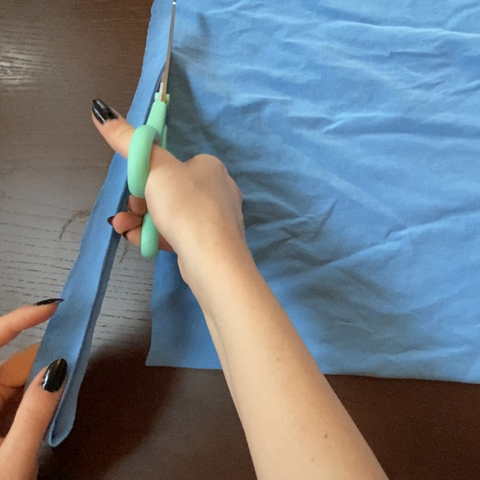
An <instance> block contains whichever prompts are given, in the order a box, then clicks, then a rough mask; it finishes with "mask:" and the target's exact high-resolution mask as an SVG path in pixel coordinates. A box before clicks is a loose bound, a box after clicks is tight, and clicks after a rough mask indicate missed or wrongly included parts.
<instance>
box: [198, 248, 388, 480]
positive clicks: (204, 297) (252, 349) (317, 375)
mask: <svg viewBox="0 0 480 480" xmlns="http://www.w3.org/2000/svg"><path fill="white" fill-rule="evenodd" d="M215 253H216V256H215V261H214V262H212V263H210V265H209V268H208V270H207V269H205V270H204V272H205V273H204V274H203V275H204V276H203V277H202V274H199V275H197V277H196V278H195V279H194V280H193V282H192V285H191V286H192V290H193V291H194V293H195V295H196V296H197V298H198V300H199V302H200V305H201V307H202V309H203V311H204V313H205V316H206V319H207V323H208V327H209V329H210V332H211V334H212V338H213V340H214V342H215V345H216V348H217V351H218V354H219V357H220V360H221V362H222V366H223V369H224V372H225V376H226V379H227V382H228V384H229V387H230V390H231V392H232V397H233V400H234V402H235V404H236V407H237V410H238V413H239V416H240V419H241V421H242V424H243V426H244V429H245V433H246V436H247V440H248V442H249V445H250V449H251V452H252V457H253V460H254V463H255V467H256V470H257V474H258V477H259V478H260V479H262V480H266V479H272V480H281V479H289V480H291V479H294V478H295V479H300V478H301V479H306V480H308V479H313V478H315V479H319V478H329V479H350V478H352V479H353V478H355V479H358V478H362V479H384V478H386V477H385V475H384V473H383V472H382V470H381V468H380V466H379V465H378V462H377V461H376V459H375V457H374V456H373V454H372V453H371V451H370V449H369V447H368V446H367V444H366V443H365V441H364V439H363V438H362V436H361V434H360V433H359V431H358V430H357V428H356V426H355V425H354V423H353V421H352V420H351V419H350V417H349V415H348V414H347V412H346V411H345V409H344V408H343V406H342V405H341V403H340V401H339V400H338V398H337V397H336V395H335V394H334V393H333V391H332V390H331V388H330V386H329V384H328V383H327V381H326V380H325V378H324V376H323V375H322V374H321V372H320V371H319V369H318V367H317V365H316V363H315V361H314V360H313V358H312V357H311V355H310V354H309V352H308V350H307V349H306V347H305V345H304V343H303V342H302V340H301V339H300V337H299V335H298V333H297V332H296V330H295V328H294V327H293V325H292V323H291V321H290V319H289V318H288V316H287V315H286V313H285V311H284V310H283V309H282V307H281V306H280V304H279V303H278V301H277V299H276V298H275V296H274V295H273V294H272V292H271V291H270V289H269V287H268V285H267V284H266V283H265V281H264V280H263V278H262V277H261V275H260V273H259V272H258V270H257V268H256V266H255V264H254V262H253V260H252V258H251V256H250V254H249V252H248V250H247V249H246V248H242V247H241V246H240V247H238V246H237V247H231V248H229V249H226V250H224V251H221V252H218V251H216V252H215ZM207 280H208V281H207Z"/></svg>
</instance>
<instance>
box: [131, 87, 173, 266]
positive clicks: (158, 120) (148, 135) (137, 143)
mask: <svg viewBox="0 0 480 480" xmlns="http://www.w3.org/2000/svg"><path fill="white" fill-rule="evenodd" d="M168 100H169V98H168V96H167V102H166V103H165V102H162V101H161V100H160V96H159V94H158V93H156V94H155V101H154V102H153V105H152V108H151V109H150V114H149V115H148V120H147V123H146V124H145V125H142V126H140V127H138V128H137V129H135V132H134V133H133V137H132V141H131V143H130V149H129V151H128V164H127V182H128V189H129V190H130V193H131V194H132V195H135V196H136V197H140V198H145V187H146V185H147V179H148V175H149V173H150V157H151V155H152V147H153V145H154V143H155V142H158V143H161V145H162V147H163V148H167V126H166V124H165V122H166V118H167V105H168ZM158 242H159V234H158V230H157V229H156V227H155V225H154V223H153V221H152V217H151V216H150V214H149V213H146V214H145V217H144V219H143V225H142V237H141V241H140V252H141V254H142V255H143V256H144V257H155V256H156V255H157V253H158Z"/></svg>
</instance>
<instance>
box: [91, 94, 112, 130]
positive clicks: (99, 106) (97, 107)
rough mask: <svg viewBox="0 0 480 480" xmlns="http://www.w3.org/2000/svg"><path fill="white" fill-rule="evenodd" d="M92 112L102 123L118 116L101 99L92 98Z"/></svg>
mask: <svg viewBox="0 0 480 480" xmlns="http://www.w3.org/2000/svg"><path fill="white" fill-rule="evenodd" d="M92 112H93V115H94V116H95V118H96V119H97V120H98V121H99V122H100V123H101V124H102V125H103V124H104V123H105V122H108V121H109V120H115V119H117V118H118V115H117V114H116V113H115V112H114V111H113V110H112V109H111V108H110V107H109V106H108V105H107V104H106V103H105V102H102V101H101V100H94V101H93V102H92Z"/></svg>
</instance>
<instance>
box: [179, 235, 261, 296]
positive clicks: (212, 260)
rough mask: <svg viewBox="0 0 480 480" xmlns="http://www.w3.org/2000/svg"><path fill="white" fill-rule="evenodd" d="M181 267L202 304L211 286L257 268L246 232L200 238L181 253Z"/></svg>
mask: <svg viewBox="0 0 480 480" xmlns="http://www.w3.org/2000/svg"><path fill="white" fill-rule="evenodd" d="M178 264H179V268H180V273H181V275H182V278H183V280H184V281H185V282H186V283H187V284H188V286H189V287H190V289H191V290H192V292H193V294H194V295H195V297H196V298H197V300H199V301H201V299H202V297H203V293H204V292H206V291H207V290H208V288H207V287H208V286H209V285H215V282H217V281H226V280H228V276H229V275H230V274H235V272H236V271H238V269H242V268H245V267H252V266H253V267H254V268H256V266H255V262H254V260H253V257H252V254H251V253H250V250H249V248H248V245H247V243H246V240H245V237H244V236H243V232H239V233H233V232H231V233H228V232H225V231H223V232H222V233H221V234H219V235H212V236H205V237H202V236H198V237H196V239H195V241H193V242H192V244H191V245H190V246H189V247H188V248H187V247H186V248H184V249H182V250H181V251H180V252H178Z"/></svg>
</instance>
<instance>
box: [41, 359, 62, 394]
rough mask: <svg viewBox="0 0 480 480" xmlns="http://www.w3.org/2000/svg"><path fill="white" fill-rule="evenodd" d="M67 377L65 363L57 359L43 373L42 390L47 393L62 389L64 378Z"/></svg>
mask: <svg viewBox="0 0 480 480" xmlns="http://www.w3.org/2000/svg"><path fill="white" fill-rule="evenodd" d="M66 376H67V361H66V360H65V359H63V358H59V359H58V360H55V361H54V362H52V363H51V364H50V365H49V366H48V368H47V371H46V372H45V375H44V376H43V381H42V388H43V390H46V391H47V392H50V393H53V392H58V390H60V388H62V385H63V382H64V381H65V377H66Z"/></svg>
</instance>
